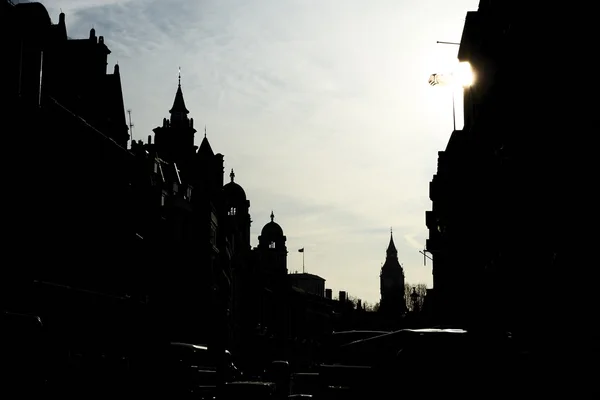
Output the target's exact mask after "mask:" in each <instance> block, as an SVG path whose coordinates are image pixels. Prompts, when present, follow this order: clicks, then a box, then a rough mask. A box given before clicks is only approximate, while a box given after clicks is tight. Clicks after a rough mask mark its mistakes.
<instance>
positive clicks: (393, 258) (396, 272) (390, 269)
mask: <svg viewBox="0 0 600 400" xmlns="http://www.w3.org/2000/svg"><path fill="white" fill-rule="evenodd" d="M380 285H381V302H380V308H379V309H380V311H381V312H385V313H386V314H389V315H394V316H400V315H402V314H404V313H405V312H406V300H405V298H404V270H403V269H402V265H400V262H399V261H398V250H396V246H395V245H394V236H393V233H392V232H391V230H390V243H389V245H388V248H387V250H386V258H385V263H384V264H383V266H382V267H381V275H380Z"/></svg>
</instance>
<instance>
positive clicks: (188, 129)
mask: <svg viewBox="0 0 600 400" xmlns="http://www.w3.org/2000/svg"><path fill="white" fill-rule="evenodd" d="M169 113H170V114H171V117H170V118H169V119H166V118H163V124H162V126H159V127H157V128H154V129H153V132H154V142H155V145H156V149H157V152H158V155H159V156H160V157H161V158H163V159H165V160H166V161H169V162H174V163H176V164H177V165H178V166H180V167H184V168H183V169H187V168H189V167H191V160H192V157H193V155H194V153H195V152H196V146H195V145H194V134H195V133H196V130H195V129H194V119H193V118H191V119H190V118H188V114H189V111H188V109H187V108H186V107H185V101H184V99H183V91H182V90H181V74H179V83H178V85H177V92H176V93H175V100H174V101H173V107H171V109H170V110H169Z"/></svg>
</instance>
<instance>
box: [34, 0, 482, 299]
mask: <svg viewBox="0 0 600 400" xmlns="http://www.w3.org/2000/svg"><path fill="white" fill-rule="evenodd" d="M41 3H42V4H44V5H45V6H46V8H47V10H48V12H49V13H50V16H51V18H52V21H53V22H54V23H56V22H58V16H59V13H60V11H61V10H62V11H63V12H64V13H65V14H66V23H67V33H68V36H69V37H72V38H86V37H88V36H89V31H90V29H91V28H92V27H93V28H94V29H95V30H96V35H97V36H104V39H105V43H106V45H107V46H108V47H109V48H110V50H111V51H112V53H111V55H110V56H109V66H108V67H109V71H112V69H113V67H114V65H115V64H116V63H118V64H119V67H120V73H121V80H122V85H123V96H124V101H125V108H126V109H129V110H131V122H132V123H133V124H134V127H133V130H132V133H133V138H134V139H135V140H144V141H147V138H148V136H149V135H151V134H152V129H154V128H155V127H157V126H159V125H162V119H163V118H164V117H168V116H169V114H168V110H169V109H170V107H171V105H172V103H173V98H174V96H175V91H176V89H177V76H178V72H179V67H181V85H182V89H183V94H184V97H185V101H186V106H187V108H188V109H189V110H190V115H189V116H190V117H191V118H194V126H195V127H196V129H198V133H196V144H198V145H199V144H200V141H201V140H202V137H203V134H204V132H203V131H204V127H205V126H206V132H207V138H208V139H209V141H210V143H211V146H212V148H213V150H214V151H215V153H217V152H218V153H222V154H224V155H225V181H226V182H228V181H229V171H230V170H231V168H233V169H234V171H235V180H236V182H237V183H238V184H240V185H241V186H242V187H243V188H244V189H245V191H246V194H247V196H248V198H249V199H250V213H251V216H252V220H253V224H252V230H251V233H252V245H253V246H256V245H257V244H258V235H259V234H260V230H261V229H262V227H263V226H264V225H265V224H266V223H267V222H269V221H270V218H269V215H270V213H271V210H272V211H273V213H274V215H275V222H277V223H279V224H280V225H281V227H282V228H283V230H284V232H285V234H286V236H287V247H288V251H289V254H288V269H289V270H290V271H292V272H293V271H300V272H301V271H302V254H301V253H299V252H298V249H300V248H305V252H304V263H305V264H304V265H305V271H306V272H309V273H313V274H316V275H320V276H322V277H323V278H325V279H326V287H328V288H331V289H332V290H333V293H334V295H335V294H336V293H338V292H339V291H340V290H345V291H347V292H348V294H349V295H350V296H352V297H355V298H361V299H363V301H366V302H368V303H371V304H373V303H375V302H377V301H378V300H379V297H380V294H379V272H380V268H381V265H382V263H383V262H384V261H385V254H386V253H385V250H386V248H387V246H388V243H389V239H390V229H393V235H394V242H395V244H396V247H397V249H398V258H399V260H400V262H401V264H402V265H403V267H404V273H405V277H406V281H407V282H409V283H413V284H416V283H426V284H427V285H428V286H429V287H431V285H432V275H431V263H430V262H429V261H428V262H427V265H424V263H423V261H424V260H423V255H422V254H420V253H419V250H422V249H423V248H424V246H425V239H426V238H427V237H428V231H427V228H426V226H425V211H427V210H430V209H431V201H430V200H429V182H430V181H431V179H432V176H433V174H435V172H436V168H437V152H438V151H440V150H443V149H444V148H445V146H446V143H447V141H448V138H449V136H450V134H451V132H452V129H453V101H452V99H453V96H454V98H455V100H456V101H455V108H456V121H457V127H458V128H460V127H461V126H462V100H461V96H460V93H458V94H457V93H453V92H452V90H451V89H449V88H443V87H438V86H436V87H431V86H429V85H428V78H429V76H430V74H432V73H444V72H449V70H450V69H451V68H452V66H453V64H454V62H455V61H456V56H457V51H458V46H456V45H447V44H438V43H436V42H437V41H447V42H459V41H460V38H461V34H462V28H463V25H464V20H465V15H466V13H467V11H475V10H477V6H478V3H479V1H478V0H455V1H452V2H450V1H447V0H405V1H402V0H253V1H247V0H169V1H163V0H42V1H41ZM134 206H135V205H134Z"/></svg>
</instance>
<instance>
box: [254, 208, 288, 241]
mask: <svg viewBox="0 0 600 400" xmlns="http://www.w3.org/2000/svg"><path fill="white" fill-rule="evenodd" d="M274 219H275V215H274V214H273V211H271V222H269V223H267V224H266V225H265V226H264V227H263V228H262V231H260V235H261V236H262V237H265V238H275V237H281V236H283V229H281V226H279V224H278V223H277V222H275V221H273V220H274Z"/></svg>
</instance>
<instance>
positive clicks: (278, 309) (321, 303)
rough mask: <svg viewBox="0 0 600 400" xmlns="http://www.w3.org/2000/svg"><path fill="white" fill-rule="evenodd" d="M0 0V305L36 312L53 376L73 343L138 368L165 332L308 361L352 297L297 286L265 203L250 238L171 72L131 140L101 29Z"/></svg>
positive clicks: (234, 191)
mask: <svg viewBox="0 0 600 400" xmlns="http://www.w3.org/2000/svg"><path fill="white" fill-rule="evenodd" d="M0 4H1V7H2V11H3V13H2V15H1V17H0V18H2V22H3V23H2V29H3V36H2V40H3V44H4V45H5V49H6V60H7V62H6V66H7V73H6V74H5V75H4V76H2V77H1V79H2V80H3V84H4V87H5V88H6V90H4V91H2V92H1V93H0V96H2V98H3V100H5V102H4V104H6V107H5V108H3V110H2V113H3V116H4V121H6V123H7V125H6V126H5V128H6V130H5V131H6V132H7V135H6V136H5V139H6V146H7V148H10V149H12V150H11V151H10V154H8V158H9V161H10V164H11V165H15V166H18V168H16V169H15V171H14V173H12V174H10V177H9V181H8V182H7V183H8V185H9V187H11V188H12V189H13V190H15V193H19V194H20V195H18V196H11V197H10V198H9V199H7V200H8V203H7V207H8V209H10V210H11V212H10V213H9V214H10V215H9V216H8V217H7V218H6V221H5V224H4V228H5V229H6V232H7V233H8V237H9V239H8V242H7V257H8V258H7V259H11V260H16V261H13V262H11V263H12V264H11V265H9V267H10V268H7V271H8V272H7V276H6V279H3V280H2V282H1V285H2V286H1V289H2V290H1V291H0V292H1V296H2V297H1V298H2V308H3V309H4V310H10V311H14V312H19V313H29V314H33V315H37V316H39V317H40V318H41V320H42V321H44V322H45V323H47V326H48V327H49V328H48V331H47V334H48V335H49V336H48V342H47V343H48V344H49V345H48V347H49V348H50V349H51V352H52V353H53V357H54V358H53V360H54V361H56V365H57V368H56V371H55V372H56V376H59V375H60V376H64V377H65V378H64V379H67V377H68V376H70V375H68V374H67V373H63V372H64V371H66V369H68V368H70V367H68V366H70V365H71V366H72V365H74V363H76V362H75V361H74V359H73V357H75V356H76V355H77V357H79V356H81V357H83V358H82V359H85V360H86V361H85V362H86V363H89V365H94V363H96V362H100V360H101V359H103V358H102V357H108V355H109V354H110V357H115V359H118V360H124V359H127V360H129V361H127V362H131V363H133V364H135V365H138V366H139V365H145V366H147V368H148V370H152V369H153V368H154V367H156V366H157V363H160V354H161V353H160V351H159V349H164V346H165V345H167V344H168V343H169V342H173V341H177V342H191V343H198V344H207V345H208V346H209V348H211V349H212V350H211V351H214V354H221V355H222V354H225V353H224V351H221V350H224V349H225V348H228V349H230V350H232V351H233V352H234V353H236V354H239V355H240V358H244V357H246V359H248V360H249V362H250V363H254V364H257V365H258V364H260V360H261V358H263V359H264V360H263V361H264V362H268V361H271V360H273V359H275V358H284V357H285V358H287V359H290V360H294V359H295V358H297V359H298V360H301V362H303V363H309V361H310V360H308V359H307V355H309V354H310V355H311V357H312V356H313V355H315V354H317V353H314V352H313V350H314V349H316V342H317V341H318V340H320V339H321V337H322V336H323V335H324V334H326V333H328V332H330V331H331V330H332V329H334V328H335V327H340V326H348V327H351V324H350V323H349V322H347V321H350V320H348V319H347V318H346V319H344V318H345V317H344V315H349V313H350V311H349V310H353V309H355V306H354V305H353V304H352V303H351V302H349V301H347V299H342V298H341V296H340V300H334V299H332V298H331V291H329V296H326V295H324V292H325V290H324V282H325V281H324V279H322V278H319V277H316V276H311V278H312V281H313V283H314V284H311V285H309V286H310V287H308V286H306V284H305V283H302V282H299V281H298V280H297V279H295V278H298V277H294V276H293V275H290V274H289V273H288V268H287V254H288V250H287V247H286V236H285V234H284V231H283V229H282V227H281V226H280V225H279V224H278V222H276V221H275V215H274V214H273V213H272V214H271V216H270V221H267V222H266V223H265V225H264V227H263V229H262V231H261V234H260V236H259V237H258V244H257V246H256V247H254V248H253V247H252V244H251V235H250V228H251V224H252V219H251V215H250V200H249V199H248V198H247V195H246V192H245V190H244V189H243V187H242V186H240V184H239V183H238V180H237V179H236V174H235V173H234V171H233V170H231V171H230V173H229V179H228V182H225V179H224V174H225V171H224V156H223V154H221V153H218V152H215V151H213V149H212V146H211V144H210V142H209V139H208V135H207V132H206V128H205V129H204V135H203V138H202V139H201V140H200V144H199V145H198V146H197V145H196V144H195V143H196V133H197V131H196V128H195V127H194V120H193V118H192V117H191V114H192V113H191V112H190V109H188V106H187V105H186V103H185V98H184V85H182V79H181V76H180V77H179V80H178V82H176V85H177V86H175V82H173V86H174V87H173V89H174V93H175V95H174V100H173V103H172V105H171V107H170V109H168V116H167V117H165V118H163V119H162V121H157V122H158V123H159V126H157V127H156V128H155V129H154V130H153V133H154V137H152V136H149V137H148V139H147V140H146V141H145V142H144V141H141V140H131V141H130V140H129V134H128V126H127V124H126V120H125V109H124V105H123V93H122V89H121V78H120V67H119V66H118V65H115V66H114V67H113V68H112V71H111V72H112V73H110V72H108V70H107V62H108V61H109V58H108V56H109V55H110V49H109V48H108V46H107V44H106V43H105V41H104V38H103V37H102V36H96V31H95V30H94V29H92V30H90V34H89V37H87V38H85V39H71V38H68V37H67V30H66V17H65V15H64V14H63V13H61V14H60V15H59V19H58V23H57V24H52V22H51V19H50V16H49V15H48V12H47V11H46V9H45V7H44V6H43V5H41V4H39V3H23V4H17V5H13V4H11V3H10V2H2V3H0ZM40 77H41V78H40ZM168 105H169V103H167V104H166V107H165V110H166V109H167V108H168V107H167V106H168ZM128 144H129V146H128ZM23 249H26V250H23ZM40 256H42V259H41V261H40V259H39V258H40ZM23 265H24V266H25V267H22V266H23ZM305 277H306V276H305ZM315 288H318V290H316V289H315ZM313 289H315V290H313ZM148 349H153V350H157V353H152V352H149V351H148ZM150 354H154V355H155V356H152V357H150ZM90 357H91V358H90ZM219 357H221V356H219ZM132 360H135V362H133V361H132ZM77 362H79V361H77ZM63 368H64V369H65V370H63ZM61 371H63V372H61ZM156 371H158V369H156ZM146 372H148V371H146ZM141 375H142V376H143V375H145V374H141ZM148 376H151V375H148ZM61 379H62V378H61Z"/></svg>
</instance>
